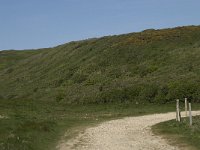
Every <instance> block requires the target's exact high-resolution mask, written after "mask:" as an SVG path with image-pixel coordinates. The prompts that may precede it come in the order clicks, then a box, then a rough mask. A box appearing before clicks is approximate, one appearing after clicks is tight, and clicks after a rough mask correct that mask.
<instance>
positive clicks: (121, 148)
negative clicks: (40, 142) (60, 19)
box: [58, 111, 200, 150]
mask: <svg viewBox="0 0 200 150" xmlns="http://www.w3.org/2000/svg"><path fill="white" fill-rule="evenodd" d="M193 115H200V111H195V112H193ZM182 116H183V115H182ZM174 118H175V113H165V114H153V115H146V116H139V117H126V118H124V119H118V120H112V121H108V122H104V123H102V124H100V125H98V126H96V127H92V128H88V129H86V130H85V132H84V133H82V134H79V136H77V137H76V138H75V139H72V140H69V141H67V142H66V143H62V144H60V145H59V146H58V149H59V150H70V149H73V150H178V149H179V148H178V147H174V146H171V145H169V144H168V143H167V142H166V141H165V140H164V139H162V138H161V137H159V136H155V135H153V133H152V131H151V126H153V125H155V124H157V123H160V122H163V121H167V120H171V119H174Z"/></svg>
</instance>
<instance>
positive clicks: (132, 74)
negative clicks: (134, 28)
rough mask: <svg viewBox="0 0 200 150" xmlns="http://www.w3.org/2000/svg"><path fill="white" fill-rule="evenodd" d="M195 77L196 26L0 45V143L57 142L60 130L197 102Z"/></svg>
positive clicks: (33, 148) (199, 79)
mask: <svg viewBox="0 0 200 150" xmlns="http://www.w3.org/2000/svg"><path fill="white" fill-rule="evenodd" d="M199 85H200V26H188V27H178V28H174V29H163V30H145V31H143V32H140V33H131V34H126V35H118V36H108V37H102V38H98V39H88V40H84V41H78V42H70V43H67V44H64V45H60V46H57V47H53V48H47V49H39V50H29V51H1V52H0V115H5V116H8V118H3V119H0V149H2V150H10V149H12V150H22V149H23V150H46V149H55V146H56V144H57V142H58V140H59V139H60V138H61V137H62V136H63V134H64V133H65V131H66V132H67V133H68V136H69V137H67V138H70V137H71V136H73V135H74V134H76V133H75V132H74V131H75V130H74V129H76V128H78V129H80V130H83V129H84V128H85V127H86V126H88V125H95V124H96V123H99V122H102V121H105V120H109V119H116V118H119V117H124V116H133V115H143V114H149V113H156V112H167V111H172V110H174V105H172V104H171V102H174V99H176V98H180V99H183V98H185V97H188V99H189V100H192V101H193V102H200V92H199V91H200V86H199ZM164 104H165V105H164Z"/></svg>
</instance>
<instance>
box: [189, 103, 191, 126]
mask: <svg viewBox="0 0 200 150" xmlns="http://www.w3.org/2000/svg"><path fill="white" fill-rule="evenodd" d="M189 119H190V126H191V125H192V108H191V103H189Z"/></svg>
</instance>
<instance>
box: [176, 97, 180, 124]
mask: <svg viewBox="0 0 200 150" xmlns="http://www.w3.org/2000/svg"><path fill="white" fill-rule="evenodd" d="M176 121H178V122H180V121H181V116H180V108H179V99H177V100H176Z"/></svg>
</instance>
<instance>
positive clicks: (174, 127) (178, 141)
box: [153, 116, 200, 150]
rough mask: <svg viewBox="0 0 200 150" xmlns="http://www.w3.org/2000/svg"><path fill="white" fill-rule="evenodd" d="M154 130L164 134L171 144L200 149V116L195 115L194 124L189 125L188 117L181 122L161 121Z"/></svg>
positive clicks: (158, 133) (195, 149)
mask: <svg viewBox="0 0 200 150" xmlns="http://www.w3.org/2000/svg"><path fill="white" fill-rule="evenodd" d="M153 131H154V133H156V134H157V135H162V136H164V137H165V138H166V139H167V140H168V141H169V142H170V143H171V144H174V145H178V146H180V147H181V146H183V145H187V147H189V149H194V150H199V149H200V142H199V141H200V116H195V117H193V125H192V126H189V119H188V118H183V120H182V122H181V123H179V122H176V121H175V120H171V121H167V122H163V123H159V124H157V125H155V126H153Z"/></svg>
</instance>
